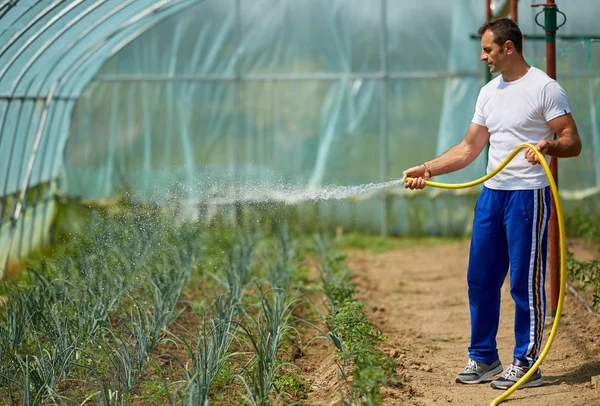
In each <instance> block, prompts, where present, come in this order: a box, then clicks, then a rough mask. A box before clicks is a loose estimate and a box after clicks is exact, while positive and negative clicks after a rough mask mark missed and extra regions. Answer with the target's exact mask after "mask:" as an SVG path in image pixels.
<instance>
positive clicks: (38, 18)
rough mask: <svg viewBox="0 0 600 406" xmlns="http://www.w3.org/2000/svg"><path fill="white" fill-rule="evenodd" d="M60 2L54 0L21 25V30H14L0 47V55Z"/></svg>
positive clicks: (59, 0)
mask: <svg viewBox="0 0 600 406" xmlns="http://www.w3.org/2000/svg"><path fill="white" fill-rule="evenodd" d="M61 2H62V0H56V1H55V2H54V4H51V5H49V6H48V7H46V8H45V9H44V10H42V12H40V13H39V14H38V15H36V16H35V18H33V19H32V20H31V21H30V22H29V23H28V24H27V25H26V26H25V27H23V28H22V29H21V30H19V31H17V32H15V34H14V35H13V36H12V38H11V39H9V40H8V41H7V43H6V45H4V47H3V48H2V49H0V57H2V55H4V53H5V52H6V50H7V49H8V48H10V47H11V46H12V45H13V44H14V43H15V41H16V40H17V39H19V38H20V37H21V36H22V35H23V34H24V33H25V32H27V31H29V29H30V28H31V27H33V26H34V25H35V24H36V23H37V22H38V21H40V20H41V19H42V18H43V17H44V16H45V15H46V14H48V13H49V12H50V11H52V10H54V8H56V6H58V5H59V4H60V3H61ZM23 14H25V13H23Z"/></svg>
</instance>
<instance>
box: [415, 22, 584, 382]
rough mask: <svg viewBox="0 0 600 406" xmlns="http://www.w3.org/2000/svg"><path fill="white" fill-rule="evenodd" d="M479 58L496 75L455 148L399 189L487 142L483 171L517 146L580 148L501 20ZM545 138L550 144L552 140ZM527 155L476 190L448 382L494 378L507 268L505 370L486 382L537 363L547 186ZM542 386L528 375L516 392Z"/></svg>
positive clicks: (510, 378) (563, 105) (562, 103)
mask: <svg viewBox="0 0 600 406" xmlns="http://www.w3.org/2000/svg"><path fill="white" fill-rule="evenodd" d="M478 32H479V35H481V36H482V38H481V60H482V61H484V62H485V63H487V65H488V66H489V68H490V71H491V72H492V73H499V74H500V75H498V76H497V77H496V78H494V79H493V80H491V81H490V82H489V83H488V84H486V85H485V86H484V87H483V88H482V89H481V91H480V93H479V96H478V98H477V104H476V107H475V114H474V116H473V120H472V122H471V124H470V126H469V129H468V130H467V133H466V136H465V138H464V139H463V140H462V142H461V143H460V144H458V145H456V146H454V147H453V148H451V149H450V150H448V151H447V152H445V153H444V154H442V155H441V156H439V157H437V158H435V159H432V160H431V161H428V162H425V163H424V164H422V165H419V166H415V167H413V168H410V169H407V170H406V171H404V173H403V176H404V179H406V178H407V177H411V178H413V179H412V180H406V181H405V185H404V186H405V188H408V189H422V188H424V187H425V180H427V179H429V178H430V177H432V176H434V175H441V174H444V173H448V172H453V171H456V170H459V169H462V168H464V167H465V166H467V165H469V164H470V163H471V162H473V160H475V158H476V157H477V156H478V155H479V154H480V153H481V151H482V150H483V149H484V147H485V145H486V144H487V143H488V141H489V143H490V148H489V153H488V167H487V171H488V173H489V172H490V171H492V170H493V169H494V168H496V167H497V166H498V165H499V164H500V162H502V161H503V160H504V159H505V158H506V157H507V156H508V155H509V153H510V152H512V151H513V150H514V149H515V148H516V147H517V146H519V145H521V144H524V143H531V144H534V145H536V147H537V149H538V150H539V151H540V152H541V153H542V154H545V155H553V156H556V157H573V156H577V155H579V153H580V151H581V140H580V138H579V134H578V132H577V127H576V125H575V122H574V120H573V117H572V116H571V114H570V109H569V105H568V102H567V96H566V94H565V92H564V90H563V89H562V87H561V86H560V85H559V84H558V83H557V82H556V81H554V80H552V79H551V78H550V77H548V76H547V75H546V74H545V73H544V72H542V71H541V70H539V69H537V68H535V67H532V66H529V65H528V64H527V62H526V61H525V59H524V58H523V54H522V35H521V31H520V30H519V27H518V26H517V25H516V24H515V23H514V22H513V21H512V20H510V19H507V18H503V19H497V20H493V21H491V22H488V23H486V24H484V25H483V26H482V27H481V28H480V29H479V31H478ZM553 134H557V135H558V138H557V139H556V140H554V137H553ZM538 163H539V161H538V158H537V156H536V155H535V154H534V153H533V152H532V151H530V150H529V149H528V150H526V152H525V154H524V156H522V155H518V156H517V157H515V158H514V159H513V161H511V162H510V163H509V164H508V166H507V167H506V168H505V169H504V170H502V171H501V172H500V173H499V174H497V175H496V176H495V177H493V178H492V179H489V180H488V181H486V182H485V184H484V187H483V190H482V191H481V194H480V196H479V198H478V200H477V204H476V206H475V217H474V221H473V234H472V238H471V250H470V254H469V269H468V272H467V282H468V286H469V308H470V312H471V343H470V346H469V360H468V363H467V366H466V368H465V370H464V372H462V373H460V374H459V375H458V376H457V377H456V382H458V383H466V384H471V383H480V382H483V381H485V380H488V379H490V378H492V377H494V376H496V375H498V374H499V373H500V372H502V364H501V363H500V360H499V357H498V350H497V347H496V333H497V332H498V322H499V316H500V288H501V287H502V283H503V281H504V278H505V276H506V274H507V271H508V268H509V267H510V291H511V296H512V297H513V300H514V301H515V305H516V306H515V322H514V323H515V326H514V330H515V347H514V351H513V357H514V358H513V362H512V364H511V365H510V366H509V367H508V368H507V370H506V371H505V373H504V374H503V375H502V376H501V377H499V378H498V379H496V380H494V381H492V384H491V385H492V387H494V388H496V389H508V388H509V387H511V386H512V385H513V384H514V383H515V382H516V381H518V380H519V378H521V377H522V376H523V375H525V373H526V372H527V371H528V368H530V367H531V366H532V365H533V363H534V362H535V361H536V360H537V358H538V356H539V353H540V351H541V346H542V335H543V329H544V317H545V299H546V296H545V292H544V279H545V278H544V274H545V262H546V261H545V260H546V246H547V227H546V226H547V224H548V218H549V213H550V192H549V186H548V185H549V183H548V180H547V178H546V176H545V173H544V171H543V168H542V166H541V165H537V164H538ZM540 385H542V375H541V373H540V371H539V370H537V371H536V372H535V373H534V374H533V375H532V376H531V378H530V379H529V380H528V381H527V383H525V384H524V385H523V387H532V386H540Z"/></svg>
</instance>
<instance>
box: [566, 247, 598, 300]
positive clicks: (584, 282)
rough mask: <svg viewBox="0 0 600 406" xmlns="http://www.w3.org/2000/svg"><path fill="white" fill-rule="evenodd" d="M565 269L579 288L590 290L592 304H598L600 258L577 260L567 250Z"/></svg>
mask: <svg viewBox="0 0 600 406" xmlns="http://www.w3.org/2000/svg"><path fill="white" fill-rule="evenodd" d="M567 271H568V275H569V278H570V279H571V280H572V281H574V282H577V283H578V287H579V288H581V289H583V290H589V291H591V294H592V296H593V304H592V306H593V307H597V306H598V305H600V259H594V260H591V261H577V260H576V259H575V258H573V254H572V253H571V252H567Z"/></svg>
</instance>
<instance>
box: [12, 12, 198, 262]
mask: <svg viewBox="0 0 600 406" xmlns="http://www.w3.org/2000/svg"><path fill="white" fill-rule="evenodd" d="M81 1H83V0H80V1H79V2H77V3H76V4H75V5H74V6H73V7H67V8H68V10H66V11H65V12H64V13H62V14H61V16H64V15H65V14H66V13H67V12H68V11H71V10H72V9H73V8H74V7H75V6H76V5H78V4H81ZM134 1H135V0H130V1H129V2H126V3H125V4H124V5H123V4H122V5H121V7H118V8H117V9H118V10H117V11H114V12H112V13H109V14H110V15H114V14H116V13H117V12H118V11H119V10H122V9H123V8H124V7H126V6H127V5H130V4H133V3H134ZM200 1H202V0H162V1H160V2H158V3H156V4H154V5H153V6H151V7H149V8H147V9H145V10H144V11H143V12H141V13H138V14H137V15H135V16H133V17H130V18H129V19H127V20H126V21H125V22H123V23H122V24H120V25H119V26H118V27H117V28H115V29H113V30H111V31H110V32H109V33H108V34H107V35H105V36H104V37H103V38H102V39H100V40H99V41H97V42H96V43H95V44H94V45H93V46H91V47H90V48H89V49H88V51H87V52H86V53H85V54H84V55H83V56H82V57H81V58H79V59H78V60H77V61H76V62H75V63H74V64H73V65H72V66H71V67H70V69H69V70H68V71H67V72H66V73H63V74H62V75H61V76H60V77H59V78H57V79H56V80H55V81H54V82H53V84H52V86H51V87H50V90H49V92H48V95H47V97H46V98H45V101H44V109H43V111H42V114H41V116H40V121H39V124H38V128H37V131H36V133H35V139H34V143H33V146H32V150H31V154H30V157H29V161H28V165H27V170H26V173H25V177H24V179H23V184H22V187H21V189H20V192H19V199H18V201H17V204H16V207H15V209H14V212H13V214H12V216H11V227H10V236H9V241H10V243H9V247H8V255H7V256H6V259H5V263H4V267H3V269H2V272H3V271H4V269H6V265H7V262H8V259H9V256H10V251H11V250H12V243H13V240H14V233H15V229H16V224H17V221H18V219H19V217H20V215H21V212H22V209H23V206H24V204H25V194H26V192H27V189H28V188H29V182H30V179H31V174H32V171H33V166H34V164H35V160H36V158H37V152H38V149H39V145H40V141H41V137H42V134H43V132H44V129H45V123H46V119H47V116H48V112H49V106H50V105H51V103H52V100H53V99H54V95H55V93H56V91H57V89H59V88H61V90H62V88H63V87H64V86H65V85H66V84H67V83H68V81H69V80H70V79H71V78H72V77H73V76H74V75H75V73H78V72H79V71H80V70H81V69H82V67H85V65H84V64H85V63H86V62H87V63H88V64H89V63H91V62H89V61H90V60H93V59H95V58H93V57H94V56H95V55H97V52H98V51H99V50H101V49H102V48H103V47H104V46H105V45H106V44H107V43H109V42H110V40H111V39H113V38H115V37H116V36H117V35H118V34H120V33H122V32H123V31H125V30H127V29H128V28H131V27H133V26H134V25H135V24H136V23H139V22H141V21H143V20H144V19H145V18H147V17H151V16H152V15H154V14H157V13H160V12H164V11H166V10H169V9H172V8H175V7H179V8H180V9H181V10H184V9H185V8H187V7H189V6H191V5H193V4H195V3H198V2H200ZM58 3H59V2H56V3H54V4H53V5H52V6H49V7H47V8H45V9H44V11H43V12H42V13H40V14H38V15H37V16H36V19H34V20H35V21H34V22H30V23H29V24H28V25H27V26H26V27H24V28H23V29H22V30H20V31H19V32H18V33H16V34H15V35H13V37H12V38H11V40H10V41H9V43H8V44H7V45H6V46H5V47H4V48H3V49H2V50H0V56H1V55H2V54H3V53H4V52H6V50H7V49H8V48H9V47H10V46H11V45H12V44H13V43H14V42H15V41H16V39H17V38H18V37H19V36H20V35H22V33H23V32H25V31H27V30H28V29H30V28H31V27H32V26H33V25H34V24H35V22H37V21H39V20H40V19H41V18H43V16H45V15H46V14H48V13H49V12H50V11H51V10H52V9H54V7H55V6H57V5H58ZM93 9H95V8H93ZM93 9H92V8H91V7H88V8H87V9H86V11H87V13H86V15H87V14H88V13H89V12H91V11H93ZM181 10H176V11H175V12H178V11H181ZM175 12H173V13H167V15H165V16H164V18H160V19H158V20H157V21H152V22H151V23H150V24H148V25H147V26H143V27H141V28H140V29H138V30H136V31H134V32H133V33H132V34H131V35H128V36H126V37H125V39H124V40H121V41H119V42H118V43H117V44H116V45H115V46H114V47H113V48H112V49H110V50H109V51H108V52H107V53H105V54H103V55H102V58H103V60H106V59H108V58H110V57H112V56H113V55H114V54H115V53H117V52H118V51H119V50H121V49H122V48H123V47H125V46H126V45H127V44H128V43H130V42H131V41H133V40H134V39H136V38H137V37H139V36H140V35H142V34H143V33H145V32H147V31H148V30H150V29H151V28H153V27H154V26H156V25H157V24H159V23H160V22H162V21H163V20H164V19H165V18H168V17H170V16H171V15H172V14H174V13H175ZM79 17H80V18H83V16H79ZM108 18H109V16H105V17H104V18H103V19H101V21H100V22H96V23H95V24H94V25H95V27H94V28H90V27H88V28H87V29H86V30H85V31H84V33H82V34H80V36H79V37H78V39H77V40H75V41H72V42H71V44H70V45H69V46H67V48H66V49H65V50H64V51H63V53H62V55H66V54H67V53H68V51H69V50H71V49H72V48H73V47H74V46H75V45H76V43H77V42H78V40H79V39H81V38H83V37H84V36H85V35H87V34H89V32H91V31H92V30H93V29H95V28H97V27H98V26H99V25H100V24H101V23H102V22H104V21H106V20H107V19H108ZM59 19H60V18H56V16H55V17H53V19H52V20H51V21H50V22H47V23H46V24H45V25H44V27H43V29H42V30H40V31H38V33H37V35H36V36H34V37H35V38H33V39H29V40H28V41H27V42H26V43H25V44H24V45H22V46H21V48H20V49H19V51H17V55H16V56H14V55H13V57H12V58H11V60H10V62H9V65H12V63H14V61H15V60H16V59H17V58H18V56H19V55H21V54H22V53H23V51H24V50H25V49H26V48H27V47H28V46H29V45H31V43H32V42H33V40H34V39H37V38H38V37H39V36H40V35H41V34H42V33H43V31H45V30H46V29H47V28H48V27H49V26H51V25H52V24H54V23H55V22H56V21H58V20H59ZM72 26H73V24H70V25H69V24H68V27H65V28H64V29H62V30H61V31H60V34H59V35H57V34H55V35H54V36H53V37H52V39H51V40H50V41H47V42H46V44H44V47H45V48H44V50H45V49H48V48H49V47H50V45H51V43H52V42H54V41H55V40H56V39H57V38H59V37H60V36H62V34H64V33H65V32H66V31H68V29H69V28H70V27H72ZM86 31H87V32H86ZM42 53H43V51H41V52H36V53H35V54H34V57H33V58H32V59H37V58H38V57H39V56H40V55H41V54H42ZM59 59H60V58H59ZM59 59H57V60H59ZM32 64H33V62H32V60H31V59H30V60H29V61H28V68H29V67H30V66H31V65H32ZM57 65H58V63H55V65H54V66H53V69H50V70H49V71H48V73H47V75H46V77H45V79H44V81H43V82H42V85H41V87H40V89H41V88H43V86H44V82H46V81H47V80H48V78H49V77H50V75H51V74H52V73H53V72H54V69H55V68H56V66H57ZM98 68H99V67H98ZM87 69H91V67H87ZM7 70H8V68H7V67H6V68H4V69H3V71H2V72H1V73H0V78H1V77H2V76H4V74H5V73H6V71H7ZM26 71H27V70H25V69H23V70H22V71H21V72H20V74H19V76H18V79H19V82H20V80H21V79H22V77H23V76H24V74H25V73H26ZM17 86H18V83H16V84H15V85H13V86H12V88H11V93H12V94H13V95H14V91H15V89H16V88H17ZM7 111H8V108H7ZM66 111H68V106H67V107H66V108H65V112H66ZM63 120H64V117H63ZM4 121H5V120H3V123H2V125H1V126H0V134H1V132H2V129H3V127H4ZM55 152H56V153H58V147H56V148H55ZM56 155H57V154H55V155H54V157H53V158H54V160H55V161H56ZM53 165H55V162H54V163H53ZM54 170H55V168H53V169H52V173H53V172H54Z"/></svg>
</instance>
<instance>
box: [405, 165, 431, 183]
mask: <svg viewBox="0 0 600 406" xmlns="http://www.w3.org/2000/svg"><path fill="white" fill-rule="evenodd" d="M430 177H431V174H430V173H429V171H428V170H427V168H425V165H419V166H413V167H412V168H409V169H407V170H405V171H404V172H402V179H404V188H405V189H423V188H424V187H425V181H426V180H427V179H429V178H430ZM406 178H412V179H411V180H407V179H406Z"/></svg>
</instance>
